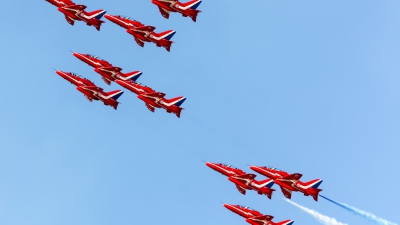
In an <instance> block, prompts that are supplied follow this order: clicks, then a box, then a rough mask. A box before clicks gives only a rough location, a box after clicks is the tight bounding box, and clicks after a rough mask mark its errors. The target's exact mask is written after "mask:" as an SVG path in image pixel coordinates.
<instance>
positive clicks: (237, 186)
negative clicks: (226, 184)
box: [236, 185, 246, 195]
mask: <svg viewBox="0 0 400 225" xmlns="http://www.w3.org/2000/svg"><path fill="white" fill-rule="evenodd" d="M236 188H237V189H238V191H239V192H240V193H241V194H242V195H245V194H246V189H244V188H242V187H241V186H239V185H236Z"/></svg>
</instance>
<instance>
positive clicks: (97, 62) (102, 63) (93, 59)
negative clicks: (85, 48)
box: [72, 52, 112, 68]
mask: <svg viewBox="0 0 400 225" xmlns="http://www.w3.org/2000/svg"><path fill="white" fill-rule="evenodd" d="M72 54H73V55H74V56H75V57H76V58H78V59H80V60H81V61H83V62H84V63H86V64H88V65H89V66H91V67H93V68H98V67H112V64H111V63H109V62H107V61H106V60H104V59H100V58H99V57H97V56H93V55H89V54H82V53H77V52H74V53H72Z"/></svg>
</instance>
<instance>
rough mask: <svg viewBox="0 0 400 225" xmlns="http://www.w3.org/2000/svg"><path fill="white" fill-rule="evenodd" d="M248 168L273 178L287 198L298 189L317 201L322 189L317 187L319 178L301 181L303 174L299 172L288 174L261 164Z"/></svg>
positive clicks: (320, 181)
mask: <svg viewBox="0 0 400 225" xmlns="http://www.w3.org/2000/svg"><path fill="white" fill-rule="evenodd" d="M250 168H251V169H252V170H254V171H256V172H257V173H260V174H262V175H264V176H266V177H269V178H272V179H274V182H275V183H276V184H278V185H279V186H280V187H281V189H282V192H283V195H285V197H286V198H288V199H291V198H292V191H299V192H302V193H303V194H304V195H305V196H309V195H311V196H313V198H314V200H315V201H318V194H319V192H320V191H322V189H318V187H319V185H320V184H321V183H322V180H321V179H315V180H312V181H309V182H305V183H303V182H301V181H300V178H301V177H302V176H303V175H302V174H299V173H295V174H291V175H289V174H288V173H287V172H285V171H281V170H277V169H275V168H268V167H261V166H250Z"/></svg>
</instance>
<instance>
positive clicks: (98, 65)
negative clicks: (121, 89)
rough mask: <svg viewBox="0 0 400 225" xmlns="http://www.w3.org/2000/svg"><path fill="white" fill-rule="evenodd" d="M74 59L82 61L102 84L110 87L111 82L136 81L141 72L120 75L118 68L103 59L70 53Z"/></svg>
mask: <svg viewBox="0 0 400 225" xmlns="http://www.w3.org/2000/svg"><path fill="white" fill-rule="evenodd" d="M72 54H73V55H74V56H75V57H76V58H78V59H80V60H82V61H83V62H85V63H86V64H88V65H89V66H91V67H93V68H94V71H95V72H96V73H98V74H100V75H101V77H102V78H103V80H104V82H106V84H108V85H110V84H111V81H116V80H121V81H128V80H131V81H134V82H135V81H136V80H137V79H138V78H139V77H140V75H142V72H140V71H133V72H129V73H121V71H122V69H121V68H119V67H115V66H113V65H111V64H110V63H109V62H107V61H106V60H104V59H101V58H100V57H98V56H94V55H89V54H82V53H76V52H73V53H72Z"/></svg>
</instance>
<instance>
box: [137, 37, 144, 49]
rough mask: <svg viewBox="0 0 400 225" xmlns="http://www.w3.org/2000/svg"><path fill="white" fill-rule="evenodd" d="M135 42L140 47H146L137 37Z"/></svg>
mask: <svg viewBox="0 0 400 225" xmlns="http://www.w3.org/2000/svg"><path fill="white" fill-rule="evenodd" d="M135 41H136V43H137V44H138V45H139V46H140V47H144V41H142V40H140V39H139V38H137V37H135Z"/></svg>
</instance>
